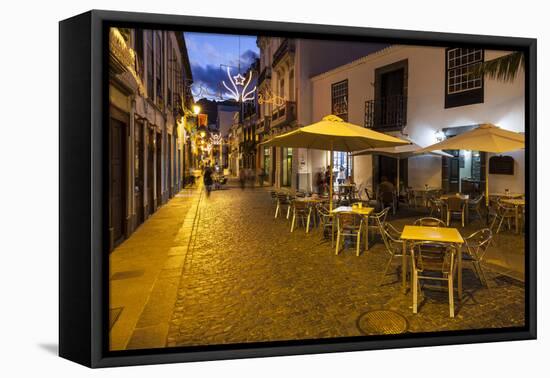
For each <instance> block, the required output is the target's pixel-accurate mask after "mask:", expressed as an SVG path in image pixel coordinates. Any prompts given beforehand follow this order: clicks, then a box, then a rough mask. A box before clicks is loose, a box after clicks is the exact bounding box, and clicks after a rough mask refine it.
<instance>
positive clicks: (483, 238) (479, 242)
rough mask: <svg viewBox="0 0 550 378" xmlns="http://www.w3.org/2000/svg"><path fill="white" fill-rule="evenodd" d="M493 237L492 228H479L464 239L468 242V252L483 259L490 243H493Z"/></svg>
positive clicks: (478, 258)
mask: <svg viewBox="0 0 550 378" xmlns="http://www.w3.org/2000/svg"><path fill="white" fill-rule="evenodd" d="M492 239H493V232H492V231H491V229H490V228H483V229H481V230H478V231H476V232H474V233H473V234H471V235H470V236H468V237H467V238H465V239H464V241H465V242H466V248H467V249H468V253H469V254H470V255H471V256H473V257H474V258H476V259H477V260H479V261H481V260H482V259H483V256H485V253H486V252H487V249H488V248H489V245H491V240H492Z"/></svg>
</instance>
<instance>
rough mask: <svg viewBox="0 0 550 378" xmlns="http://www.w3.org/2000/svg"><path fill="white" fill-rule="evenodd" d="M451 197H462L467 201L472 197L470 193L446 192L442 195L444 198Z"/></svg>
mask: <svg viewBox="0 0 550 378" xmlns="http://www.w3.org/2000/svg"><path fill="white" fill-rule="evenodd" d="M451 197H456V198H460V199H461V200H462V201H467V200H469V199H470V196H469V195H468V194H459V195H458V196H457V195H456V194H444V195H442V196H441V199H442V200H446V199H449V198H451Z"/></svg>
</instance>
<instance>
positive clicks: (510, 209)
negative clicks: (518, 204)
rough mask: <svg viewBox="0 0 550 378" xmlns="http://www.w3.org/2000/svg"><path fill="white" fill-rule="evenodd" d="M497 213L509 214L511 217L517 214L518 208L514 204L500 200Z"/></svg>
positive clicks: (501, 214)
mask: <svg viewBox="0 0 550 378" xmlns="http://www.w3.org/2000/svg"><path fill="white" fill-rule="evenodd" d="M497 213H498V214H499V215H500V216H509V217H511V216H515V214H516V209H515V208H514V206H512V205H507V204H504V203H502V202H499V203H498V207H497Z"/></svg>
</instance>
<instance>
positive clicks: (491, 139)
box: [419, 123, 525, 206]
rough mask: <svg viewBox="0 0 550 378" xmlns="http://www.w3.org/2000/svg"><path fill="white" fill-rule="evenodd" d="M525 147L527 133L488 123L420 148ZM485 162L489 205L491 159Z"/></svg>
mask: <svg viewBox="0 0 550 378" xmlns="http://www.w3.org/2000/svg"><path fill="white" fill-rule="evenodd" d="M522 148H525V135H523V134H520V133H516V132H513V131H508V130H504V129H501V128H500V127H498V126H495V125H492V124H489V123H486V124H482V125H480V126H478V127H477V128H475V129H472V130H469V131H466V132H464V133H462V134H459V135H457V136H455V137H452V138H449V139H445V140H444V141H442V142H439V143H436V144H433V145H431V146H428V147H426V148H423V149H421V150H419V152H430V151H435V150H473V151H482V152H490V153H504V152H510V151H516V150H519V149H522ZM486 159H487V160H486V162H485V204H486V205H487V206H488V205H489V159H488V157H486Z"/></svg>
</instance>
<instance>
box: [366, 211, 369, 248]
mask: <svg viewBox="0 0 550 378" xmlns="http://www.w3.org/2000/svg"><path fill="white" fill-rule="evenodd" d="M368 250H369V216H368V215H367V216H366V217H365V252H368Z"/></svg>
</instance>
